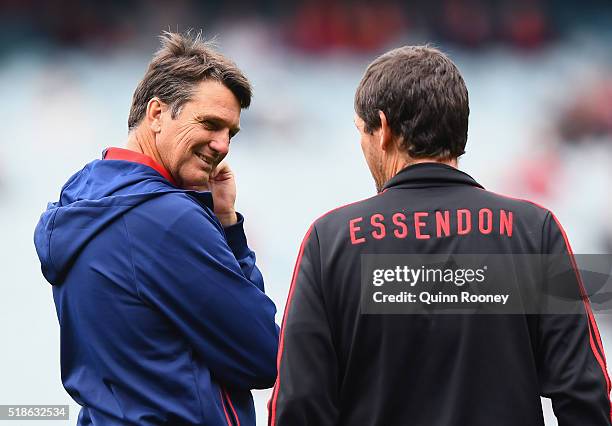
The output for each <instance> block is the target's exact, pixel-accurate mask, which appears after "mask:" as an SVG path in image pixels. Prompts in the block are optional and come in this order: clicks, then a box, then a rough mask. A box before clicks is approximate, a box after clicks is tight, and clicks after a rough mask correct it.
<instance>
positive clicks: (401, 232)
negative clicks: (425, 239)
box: [393, 213, 408, 238]
mask: <svg viewBox="0 0 612 426" xmlns="http://www.w3.org/2000/svg"><path fill="white" fill-rule="evenodd" d="M405 221H406V215H405V214H404V213H395V214H394V215H393V224H395V225H396V226H397V228H398V229H395V230H394V231H393V234H395V237H396V238H406V236H407V235H408V226H407V225H406V223H405Z"/></svg>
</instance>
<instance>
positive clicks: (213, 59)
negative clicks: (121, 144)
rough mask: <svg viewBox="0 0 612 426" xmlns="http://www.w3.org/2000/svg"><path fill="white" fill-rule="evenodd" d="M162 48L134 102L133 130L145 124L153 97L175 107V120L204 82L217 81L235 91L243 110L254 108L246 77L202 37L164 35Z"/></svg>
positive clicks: (132, 110)
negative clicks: (199, 85)
mask: <svg viewBox="0 0 612 426" xmlns="http://www.w3.org/2000/svg"><path fill="white" fill-rule="evenodd" d="M161 42H162V46H161V48H160V49H159V50H158V51H157V53H156V54H155V55H154V56H153V59H152V60H151V63H150V64H149V66H148V68H147V72H146V73H145V75H144V77H143V79H142V80H141V81H140V83H139V84H138V87H137V88H136V90H135V92H134V96H133V99H132V107H131V109H130V115H129V118H128V128H129V130H132V129H134V128H135V127H136V126H138V124H139V123H140V122H141V120H142V118H143V117H144V115H145V112H146V109H147V103H148V102H149V100H150V99H151V98H153V97H158V98H159V99H160V100H161V101H162V102H164V103H166V104H168V105H169V106H170V107H171V112H172V118H175V117H176V116H177V115H178V113H179V111H180V108H181V106H183V105H184V104H185V103H186V102H187V101H189V100H190V99H191V96H192V93H193V90H194V89H195V87H196V86H197V84H198V83H200V82H202V81H204V80H215V81H218V82H220V83H222V84H223V85H225V86H226V87H227V88H228V89H230V90H231V91H232V93H233V94H234V96H236V99H237V100H238V103H239V104H240V107H241V108H248V107H249V105H250V104H251V97H252V88H251V84H250V83H249V81H248V79H247V78H246V76H245V75H244V74H243V73H242V71H240V69H238V67H237V66H236V64H235V63H234V62H232V61H231V60H230V59H228V58H227V57H225V56H224V55H222V54H221V53H219V52H217V51H216V50H214V49H213V46H212V44H211V43H209V42H206V41H204V40H203V39H202V34H201V33H197V34H196V35H193V34H192V33H191V32H187V33H186V34H180V33H172V32H164V33H163V34H162V36H161Z"/></svg>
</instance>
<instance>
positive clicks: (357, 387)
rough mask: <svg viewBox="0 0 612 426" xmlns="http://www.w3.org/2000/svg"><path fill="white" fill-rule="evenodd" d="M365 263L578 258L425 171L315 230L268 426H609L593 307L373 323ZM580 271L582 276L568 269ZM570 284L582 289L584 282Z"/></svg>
mask: <svg viewBox="0 0 612 426" xmlns="http://www.w3.org/2000/svg"><path fill="white" fill-rule="evenodd" d="M368 253H382V254H394V253H395V254H398V253H424V254H427V253H499V254H506V253H508V254H511V253H515V254H531V253H536V254H537V253H559V254H561V255H565V256H567V257H568V258H570V259H571V260H572V262H573V254H572V253H571V249H570V247H569V244H568V242H567V238H566V236H565V233H564V231H563V230H562V228H561V226H560V225H559V223H558V221H557V220H556V218H555V216H554V215H553V214H552V213H551V212H550V211H548V210H546V209H544V208H542V207H540V206H538V205H535V204H533V203H530V202H527V201H523V200H516V199H513V198H509V197H504V196H500V195H497V194H494V193H491V192H488V191H485V190H484V189H483V188H482V186H480V185H479V184H478V183H477V182H475V181H474V180H473V179H472V178H471V177H470V176H468V175H467V174H465V173H463V172H461V171H459V170H457V169H455V168H452V167H449V166H446V165H442V164H433V163H424V164H417V165H413V166H409V167H407V168H405V169H404V170H402V171H401V172H399V173H398V174H397V175H396V176H395V177H394V178H392V179H391V180H390V181H389V182H388V183H387V185H386V187H385V190H384V191H383V192H382V193H380V194H379V195H377V196H374V197H372V198H369V199H366V200H363V201H359V202H356V203H353V204H350V205H347V206H344V207H340V208H338V209H335V210H332V211H331V212H329V213H328V214H326V215H324V216H323V217H321V218H319V219H318V220H317V221H315V222H314V224H313V225H312V226H311V227H310V229H309V230H308V232H307V234H306V237H305V238H304V241H303V243H302V246H301V248H300V252H299V256H298V259H297V262H296V267H295V271H294V274H293V280H292V284H291V289H290V291H289V297H288V300H287V305H286V308H285V316H284V321H283V327H282V331H281V337H280V347H279V356H278V363H279V376H278V378H277V382H276V385H275V388H274V393H273V396H272V399H271V401H270V406H269V409H270V420H269V423H270V424H271V425H273V426H276V425H283V426H285V425H286V426H300V425H308V426H324V425H354V426H374V425H378V426H393V425H402V426H403V425H415V426H447V425H448V426H450V425H453V426H481V425H482V426H490V425H495V426H504V425H508V426H510V425H512V426H515V425H520V426H530V425H543V424H544V420H543V415H542V409H541V403H540V396H546V397H549V398H551V399H552V402H553V408H554V411H555V414H556V416H557V418H558V421H559V425H560V426H563V425H572V426H577V425H585V426H586V425H589V426H591V425H592V426H595V425H610V424H611V421H610V417H611V409H610V399H609V394H610V379H609V377H608V374H607V371H606V365H605V357H604V353H603V347H602V344H601V339H600V337H599V332H598V331H597V326H596V324H595V320H594V318H593V315H592V312H591V309H590V305H589V301H588V298H587V297H586V296H585V295H584V293H583V296H584V297H583V298H582V299H581V300H580V303H581V312H580V314H577V315H565V314H557V315H554V314H529V315H528V314H525V315H506V314H504V315H501V314H497V315H465V314H463V315H434V314H431V315H429V314H420V315H389V314H379V315H365V314H363V313H362V311H361V309H360V297H361V290H360V289H361V287H360V283H361V276H360V269H361V257H362V255H363V254H368ZM573 266H574V267H575V263H573ZM573 284H574V285H575V286H576V288H579V287H580V288H581V286H582V282H581V280H580V275H579V274H578V273H576V274H575V275H574V282H573Z"/></svg>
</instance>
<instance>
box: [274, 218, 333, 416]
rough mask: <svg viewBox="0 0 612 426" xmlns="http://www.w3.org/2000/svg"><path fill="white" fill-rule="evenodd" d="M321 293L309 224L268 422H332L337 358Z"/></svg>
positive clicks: (293, 285)
mask: <svg viewBox="0 0 612 426" xmlns="http://www.w3.org/2000/svg"><path fill="white" fill-rule="evenodd" d="M327 318H328V317H327V313H326V310H325V306H324V300H323V297H322V293H321V261H320V248H319V242H318V237H317V233H316V229H315V228H314V226H311V228H310V230H309V231H308V232H307V234H306V237H305V238H304V241H303V243H302V246H301V248H300V252H299V255H298V258H297V261H296V265H295V269H294V272H293V279H292V282H291V288H290V290H289V296H288V299H287V304H286V305H285V315H284V318H283V326H282V330H281V338H280V346H279V354H278V371H279V373H278V377H277V380H276V384H275V387H274V392H273V394H272V399H271V401H270V407H269V413H270V417H269V425H270V426H277V425H290V426H300V425H305V426H306V425H308V426H310V425H317V426H325V425H334V424H336V421H337V418H338V408H337V405H338V401H337V399H338V361H337V355H336V352H335V349H334V345H333V342H332V336H331V331H330V326H329V322H328V319H327Z"/></svg>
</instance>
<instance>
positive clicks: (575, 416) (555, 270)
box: [538, 212, 611, 426]
mask: <svg viewBox="0 0 612 426" xmlns="http://www.w3.org/2000/svg"><path fill="white" fill-rule="evenodd" d="M543 238H544V240H543V244H544V247H543V251H544V253H545V254H547V256H546V259H547V260H546V266H545V271H546V281H547V283H546V286H547V287H548V288H549V290H548V291H547V293H548V294H549V295H550V294H556V295H563V296H564V297H565V298H566V300H569V299H571V300H573V301H574V303H573V304H572V305H571V306H572V308H571V309H569V310H568V309H564V310H563V311H562V312H561V310H559V309H558V308H559V306H561V305H559V304H555V303H550V304H548V307H547V308H545V309H544V310H543V313H542V314H541V315H540V317H539V321H538V322H539V325H538V342H539V343H538V352H539V353H538V363H539V376H540V391H541V394H542V396H545V397H548V398H550V399H551V400H552V405H553V410H554V412H555V415H556V417H557V419H558V424H559V426H574V425H587V424H588V425H591V426H596V425H610V424H611V407H610V379H609V377H608V373H607V369H606V361H605V356H604V351H603V345H602V343H601V338H600V336H599V331H598V329H597V324H596V323H595V318H594V316H593V312H592V311H591V307H590V302H589V298H588V296H587V293H586V291H585V289H584V285H583V282H582V278H581V275H580V272H579V270H578V268H577V265H576V261H575V258H574V255H573V253H572V251H571V247H570V245H569V242H568V239H567V236H566V234H565V232H564V230H563V228H562V227H561V225H560V223H559V222H558V221H557V219H556V217H555V216H554V215H553V214H552V213H550V212H548V214H547V217H546V220H545V223H544V231H543ZM558 299H559V298H557V300H558ZM551 306H553V307H552V308H551ZM564 306H567V305H564Z"/></svg>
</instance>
